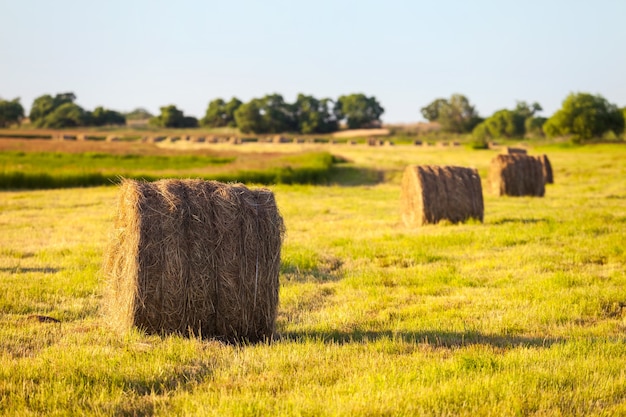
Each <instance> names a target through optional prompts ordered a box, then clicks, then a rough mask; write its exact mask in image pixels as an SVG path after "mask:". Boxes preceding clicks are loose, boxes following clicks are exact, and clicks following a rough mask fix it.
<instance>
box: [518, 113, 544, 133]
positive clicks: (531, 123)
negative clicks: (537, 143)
mask: <svg viewBox="0 0 626 417" xmlns="http://www.w3.org/2000/svg"><path fill="white" fill-rule="evenodd" d="M547 120H548V119H547V118H545V117H538V116H537V117H535V116H532V117H529V118H527V119H526V121H525V122H524V131H525V133H526V136H543V134H544V133H543V125H544V124H545V123H546V121H547Z"/></svg>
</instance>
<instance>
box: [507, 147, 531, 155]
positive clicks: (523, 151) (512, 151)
mask: <svg viewBox="0 0 626 417" xmlns="http://www.w3.org/2000/svg"><path fill="white" fill-rule="evenodd" d="M506 153H507V154H509V155H514V154H524V155H525V154H527V153H528V152H527V151H526V149H522V148H511V147H507V148H506Z"/></svg>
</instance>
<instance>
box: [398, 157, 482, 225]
mask: <svg viewBox="0 0 626 417" xmlns="http://www.w3.org/2000/svg"><path fill="white" fill-rule="evenodd" d="M401 212H402V221H403V222H404V224H405V225H406V226H407V227H415V226H423V225H425V224H436V223H438V222H439V221H441V220H448V221H450V222H452V223H459V222H463V221H466V220H468V219H470V218H474V219H477V220H480V221H481V222H482V221H483V216H484V204H483V192H482V185H481V183H480V176H479V175H478V171H477V170H476V169H473V168H464V167H456V166H435V165H421V166H417V165H409V166H408V167H406V169H405V170H404V174H403V176H402V192H401Z"/></svg>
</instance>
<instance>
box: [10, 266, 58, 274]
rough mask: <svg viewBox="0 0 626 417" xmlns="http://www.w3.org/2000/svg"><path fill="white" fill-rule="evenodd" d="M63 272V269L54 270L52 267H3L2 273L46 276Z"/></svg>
mask: <svg viewBox="0 0 626 417" xmlns="http://www.w3.org/2000/svg"><path fill="white" fill-rule="evenodd" d="M60 271H62V268H53V267H51V266H44V267H40V268H24V267H21V266H16V267H11V268H8V267H2V268H0V272H8V273H9V274H28V273H30V272H37V273H44V274H56V273H57V272H60Z"/></svg>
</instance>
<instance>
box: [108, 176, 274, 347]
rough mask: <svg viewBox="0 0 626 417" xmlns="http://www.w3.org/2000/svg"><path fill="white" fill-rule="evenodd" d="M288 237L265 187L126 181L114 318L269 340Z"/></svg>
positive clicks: (168, 329)
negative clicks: (284, 243) (283, 250)
mask: <svg viewBox="0 0 626 417" xmlns="http://www.w3.org/2000/svg"><path fill="white" fill-rule="evenodd" d="M283 235H284V226H283V220H282V217H281V216H280V213H279V211H278V208H277V206H276V202H275V199H274V195H273V193H272V192H271V191H269V190H267V189H258V190H250V189H248V188H246V187H245V186H243V185H240V184H235V185H232V184H222V183H219V182H216V181H202V180H160V181H157V182H154V183H148V182H138V181H132V180H124V181H123V182H122V184H121V189H120V195H119V203H118V211H117V217H116V219H115V233H114V236H113V237H112V239H111V243H110V245H109V247H108V250H107V252H106V255H105V264H104V274H105V278H106V281H107V283H108V285H107V294H106V297H105V307H106V308H105V311H106V314H107V317H108V321H109V322H110V323H111V324H112V325H113V326H114V327H116V328H117V329H118V330H121V331H128V330H129V329H130V328H131V327H138V328H140V329H142V330H144V331H146V332H148V333H152V334H170V333H175V334H182V335H187V336H197V337H203V338H218V339H223V340H228V341H238V340H245V341H249V342H256V341H261V340H266V339H269V338H271V337H272V335H273V333H274V330H275V320H276V311H277V306H278V273H279V268H280V251H281V244H282V239H283Z"/></svg>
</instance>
